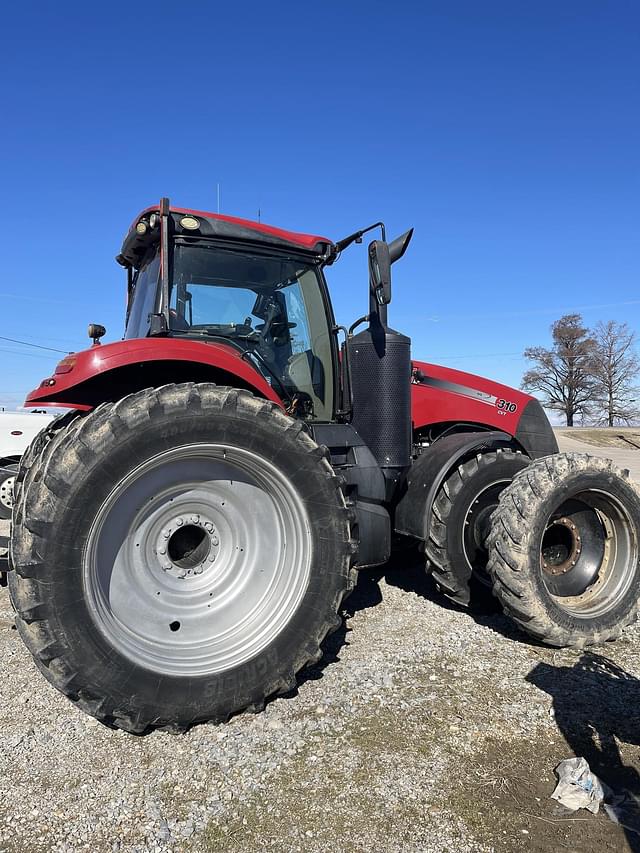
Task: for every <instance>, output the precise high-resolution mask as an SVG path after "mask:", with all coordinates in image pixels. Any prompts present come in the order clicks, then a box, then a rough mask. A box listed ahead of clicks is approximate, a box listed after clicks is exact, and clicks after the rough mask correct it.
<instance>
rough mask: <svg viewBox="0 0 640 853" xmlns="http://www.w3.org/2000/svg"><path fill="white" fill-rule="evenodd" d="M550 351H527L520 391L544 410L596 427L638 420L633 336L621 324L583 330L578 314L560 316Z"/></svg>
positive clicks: (639, 393)
mask: <svg viewBox="0 0 640 853" xmlns="http://www.w3.org/2000/svg"><path fill="white" fill-rule="evenodd" d="M551 336H552V346H551V347H550V348H549V349H546V348H545V347H528V348H527V349H526V350H525V351H524V356H525V358H527V359H528V360H529V361H531V362H532V366H531V368H530V369H529V370H527V372H526V373H525V374H524V376H523V378H522V387H523V389H524V390H526V391H530V392H531V393H533V394H536V395H537V396H538V397H539V398H540V400H541V402H542V404H543V405H544V406H546V407H547V408H548V409H552V410H554V411H556V412H560V413H562V415H563V416H564V417H565V418H566V421H567V426H573V425H574V423H575V421H579V422H581V423H590V424H594V425H598V426H616V425H620V424H625V425H628V424H630V423H632V422H634V421H637V420H638V419H639V418H640V389H638V388H637V387H636V381H637V379H638V373H639V372H640V360H639V359H638V355H637V353H636V350H635V344H636V334H635V332H633V331H632V330H631V329H630V328H629V326H628V325H627V324H626V323H617V322H615V321H614V320H609V321H607V322H606V323H605V322H600V323H598V324H597V326H596V327H595V328H594V329H589V328H587V327H586V326H585V325H584V323H583V320H582V317H581V316H580V314H565V315H564V316H563V317H561V318H560V319H559V320H556V322H555V323H553V325H552V326H551Z"/></svg>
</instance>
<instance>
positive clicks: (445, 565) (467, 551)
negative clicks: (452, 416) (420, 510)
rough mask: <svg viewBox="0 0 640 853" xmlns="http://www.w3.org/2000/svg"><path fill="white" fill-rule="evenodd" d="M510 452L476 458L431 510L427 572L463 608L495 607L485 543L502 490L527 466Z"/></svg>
mask: <svg viewBox="0 0 640 853" xmlns="http://www.w3.org/2000/svg"><path fill="white" fill-rule="evenodd" d="M529 461H530V460H529V459H528V458H527V457H526V456H523V455H522V454H521V453H515V452H514V451H512V450H509V449H504V450H497V451H494V452H492V453H482V454H480V453H478V455H477V456H474V457H473V458H472V459H468V460H467V461H466V462H464V463H462V464H460V465H458V467H457V468H455V469H454V470H453V471H452V472H451V473H450V474H449V476H448V477H447V478H446V480H445V481H444V483H443V484H442V486H441V487H440V489H439V490H438V493H437V495H436V498H435V501H434V502H433V507H432V510H431V518H430V523H429V538H428V539H427V541H426V543H425V554H426V557H427V571H428V572H430V573H431V574H432V575H433V579H434V580H435V582H436V584H437V586H438V589H439V590H440V591H441V592H442V593H443V594H444V595H446V596H447V598H450V599H451V600H452V601H455V602H456V604H460V605H461V606H463V607H482V608H487V607H490V606H493V607H495V600H494V599H493V596H492V590H491V580H490V578H489V575H488V574H487V571H486V567H487V560H488V552H487V550H486V548H485V545H484V540H485V538H486V535H487V534H488V532H489V526H490V522H489V519H490V516H491V513H492V512H493V510H494V509H495V508H496V507H497V506H498V497H499V495H500V493H501V491H502V490H503V489H504V488H505V487H506V486H507V485H509V483H510V482H511V481H512V480H513V478H514V477H515V475H516V474H517V473H519V472H520V471H521V470H522V469H523V468H526V467H527V465H528V464H529Z"/></svg>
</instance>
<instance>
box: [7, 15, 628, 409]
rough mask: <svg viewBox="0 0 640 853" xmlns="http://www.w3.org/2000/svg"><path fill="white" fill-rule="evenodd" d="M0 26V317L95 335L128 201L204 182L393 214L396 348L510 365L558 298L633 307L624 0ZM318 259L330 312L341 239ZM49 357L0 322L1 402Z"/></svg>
mask: <svg viewBox="0 0 640 853" xmlns="http://www.w3.org/2000/svg"><path fill="white" fill-rule="evenodd" d="M2 29H3V32H2V35H1V36H0V65H1V66H2V79H3V93H2V102H3V103H2V115H3V117H4V122H3V130H2V134H0V154H1V158H0V163H1V164H2V166H1V168H2V182H1V187H2V196H3V198H2V205H1V207H0V225H1V233H2V242H3V251H2V258H3V269H2V279H1V280H0V336H4V337H11V338H19V339H23V340H29V341H32V342H33V343H39V344H40V345H43V346H49V347H53V348H56V349H58V348H59V349H62V350H67V349H78V348H81V347H84V346H85V345H86V344H87V343H88V339H87V338H86V336H85V334H86V333H85V329H86V324H87V323H88V322H100V323H103V324H104V325H106V326H107V328H108V335H107V337H108V339H110V340H113V339H117V338H119V337H120V336H121V334H122V317H123V310H124V275H123V272H122V270H120V269H119V268H118V266H117V265H116V264H115V262H114V261H113V257H114V255H115V254H116V253H117V252H118V250H119V247H120V243H121V240H122V237H123V236H124V233H125V231H126V229H127V228H128V225H129V223H130V221H131V219H132V218H133V216H134V215H135V214H136V213H137V211H138V210H139V209H141V208H143V207H145V206H147V205H149V204H153V203H155V202H156V200H157V199H158V198H159V197H160V196H161V195H168V196H169V197H170V198H171V199H172V201H173V202H175V203H176V204H177V205H180V206H185V207H195V208H200V209H211V210H215V208H216V186H217V184H218V183H220V185H221V202H222V204H221V210H222V212H224V213H230V214H234V215H239V216H245V217H248V218H255V217H256V215H257V210H258V208H260V209H261V212H262V220H263V221H265V222H269V223H271V224H275V225H280V226H282V227H286V228H292V229H298V230H301V231H309V232H312V233H321V234H326V235H328V236H330V237H333V238H336V239H337V238H339V237H341V236H344V235H345V234H347V233H350V232H352V231H353V230H355V229H357V228H359V227H362V226H364V225H367V224H369V223H370V222H373V221H376V220H377V219H380V218H382V219H384V220H385V222H386V223H387V227H388V233H389V235H390V236H395V235H396V234H397V233H399V232H400V231H403V230H405V229H406V228H408V227H410V226H414V227H415V229H416V231H415V236H414V241H413V244H412V246H411V248H410V250H409V252H408V253H407V255H406V256H405V258H404V259H403V260H402V261H401V262H400V263H399V264H398V266H397V268H396V270H395V280H394V300H393V303H392V305H391V308H390V320H391V324H392V325H394V326H395V327H396V328H399V329H401V330H402V331H404V332H406V333H408V334H410V335H411V336H412V338H413V352H414V356H415V357H419V358H423V359H425V360H433V361H437V362H441V363H446V364H450V365H451V366H454V367H458V368H460V369H464V370H468V371H471V372H475V373H480V374H484V375H488V376H492V377H494V378H496V379H498V380H500V381H503V382H506V383H508V384H513V385H517V384H519V381H520V377H521V375H522V372H523V370H524V368H525V362H524V361H523V359H522V357H521V353H522V350H523V349H524V347H525V346H528V345H532V344H538V343H546V342H548V340H549V334H548V327H549V325H550V323H551V322H552V321H553V320H554V319H556V318H557V317H558V316H560V315H561V314H562V313H565V312H568V311H574V310H579V311H582V313H583V315H584V318H585V320H586V322H587V323H589V324H591V323H593V324H595V322H597V321H598V320H599V319H610V318H612V319H618V320H626V321H628V322H629V323H630V325H631V326H632V327H633V328H635V329H637V328H638V327H639V326H640V289H639V287H638V284H639V271H640V235H639V224H640V217H639V214H640V5H638V3H637V2H635V0H628V2H627V1H626V0H611V2H600V1H599V2H591V0H563V2H557V0H555V2H547V0H537V2H535V3H524V2H513V0H512V1H511V2H501V1H500V0H485V2H479V1H478V0H474V2H471V0H450V2H420V3H418V2H395V3H393V4H387V3H378V2H368V3H360V2H341V3H338V2H333V0H329V2H326V3H324V4H319V5H318V4H313V5H312V4H302V3H289V2H282V3H277V4H276V3H268V4H267V3H260V4H258V3H238V4H230V5H228V6H227V5H226V4H221V3H213V2H209V3H192V4H189V3H188V2H187V3H179V4H178V3H166V2H162V0H159V2H155V3H154V4H133V3H127V4H124V3H119V2H110V3H108V4H106V3H104V4H89V3H77V4H76V3H73V2H60V3H57V4H53V3H48V2H25V3H22V4H11V5H10V6H7V7H6V9H5V10H4V13H3V28H2ZM329 273H330V284H331V289H332V293H333V297H334V302H335V308H336V313H337V316H338V319H339V321H341V322H343V323H350V322H351V321H352V320H353V319H355V317H357V316H359V315H360V314H362V313H364V312H365V310H366V305H367V275H366V262H365V252H364V249H363V247H358V246H354V247H353V248H352V249H351V250H350V251H349V252H347V253H345V255H344V256H343V257H342V259H341V260H340V263H339V264H337V265H336V266H334V267H333V268H332V269H331V270H330V271H329ZM57 358H58V356H57V355H56V354H55V353H47V352H46V351H44V350H37V349H33V348H25V347H21V346H19V345H17V344H13V343H10V342H7V341H4V340H0V405H5V406H8V407H13V406H15V405H17V404H20V402H21V401H22V399H23V398H24V394H25V392H26V391H27V390H28V389H29V388H31V387H33V386H34V385H35V384H36V383H37V382H38V381H39V380H40V378H42V377H43V376H45V375H47V374H48V373H49V372H50V371H51V369H52V368H53V365H54V364H55V362H56V360H57Z"/></svg>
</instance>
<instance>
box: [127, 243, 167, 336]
mask: <svg viewBox="0 0 640 853" xmlns="http://www.w3.org/2000/svg"><path fill="white" fill-rule="evenodd" d="M159 273H160V255H158V254H156V255H153V256H152V257H151V258H149V260H148V261H147V262H146V263H145V264H143V266H141V267H140V269H139V271H138V274H137V276H136V280H135V285H134V289H133V295H132V297H131V305H130V309H129V318H128V320H127V330H126V332H125V338H146V336H147V334H148V333H149V314H152V313H153V311H154V309H155V305H156V294H157V290H158V275H159Z"/></svg>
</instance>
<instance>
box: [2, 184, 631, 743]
mask: <svg viewBox="0 0 640 853" xmlns="http://www.w3.org/2000/svg"><path fill="white" fill-rule="evenodd" d="M373 229H379V230H380V239H377V240H374V241H373V242H371V244H370V245H369V247H368V260H369V285H370V288H369V292H370V305H369V313H368V315H367V316H366V317H362V318H361V319H360V320H358V321H356V323H354V324H353V325H352V326H351V328H350V329H349V330H346V329H344V328H343V327H340V326H337V325H336V322H335V319H334V316H333V311H332V308H331V301H330V298H329V292H328V289H327V284H326V281H325V270H326V269H327V268H328V267H329V266H330V265H331V264H333V263H334V262H335V261H336V259H337V258H338V257H339V255H340V253H341V252H342V251H344V250H345V249H346V248H347V247H348V246H349V245H350V244H351V243H359V242H362V237H363V235H364V234H365V233H366V232H367V231H371V230H373ZM411 235H412V232H411V231H408V232H407V233H406V234H403V235H402V236H401V237H398V238H397V239H395V240H393V241H391V242H387V241H386V237H385V230H384V225H383V224H382V223H377V224H376V225H373V226H371V227H370V228H366V229H364V230H362V231H358V232H356V233H355V234H352V235H350V236H349V237H347V238H345V239H344V240H340V241H338V242H336V243H334V242H332V241H331V240H329V239H326V238H324V237H317V236H311V235H307V234H298V233H293V232H289V231H284V230H281V229H278V228H272V227H270V226H267V225H263V224H258V223H255V222H249V221H245V220H242V219H236V218H233V217H229V216H220V215H214V214H211V213H203V212H200V211H194V210H184V209H179V208H171V207H170V206H169V202H168V200H166V199H163V200H162V201H161V203H160V205H159V206H158V207H152V208H149V209H147V210H145V211H143V212H142V213H141V214H140V215H139V216H138V217H137V218H136V219H135V221H134V223H133V225H132V226H131V228H130V230H129V232H128V234H127V236H126V237H125V240H124V243H123V246H122V251H121V253H120V254H119V255H118V257H117V260H118V262H119V263H120V264H121V265H122V266H123V267H124V268H125V270H126V272H127V290H128V301H127V316H126V329H125V335H124V339H123V340H121V341H119V342H117V343H111V344H105V345H102V344H101V343H100V338H101V337H102V336H103V335H104V334H105V330H104V329H103V328H102V327H100V326H95V325H92V326H90V327H89V334H90V336H91V337H92V338H93V346H91V347H90V348H89V349H87V350H85V351H83V352H79V353H74V354H72V355H69V356H67V357H66V358H64V359H63V360H62V361H61V362H60V363H59V364H58V366H57V367H56V369H55V373H54V375H53V376H51V377H50V378H47V379H45V380H44V381H43V382H42V383H41V384H40V386H39V387H38V388H37V389H36V390H34V391H32V392H31V393H30V394H29V397H28V400H27V405H31V406H38V407H40V408H41V407H43V406H63V407H67V408H69V409H70V410H71V411H70V412H69V413H68V414H66V415H64V416H62V417H60V418H58V419H57V420H56V421H55V422H53V423H52V425H51V426H50V427H49V428H48V429H47V430H46V431H45V432H43V433H41V434H40V435H39V436H38V437H37V438H36V440H35V441H34V442H33V444H32V445H31V447H30V448H29V451H28V452H27V453H26V454H25V456H24V457H23V459H22V463H21V466H20V470H19V473H18V476H17V478H16V487H15V492H16V493H15V507H14V514H13V528H12V535H11V552H10V568H11V571H10V572H9V587H10V594H11V598H12V602H13V605H14V607H15V610H16V614H17V616H16V621H17V626H18V629H19V631H20V635H21V636H22V638H23V640H24V641H25V643H26V644H27V646H28V647H29V649H30V651H31V653H32V654H33V656H34V658H35V660H36V663H37V665H38V667H39V668H40V670H41V671H42V673H43V674H44V675H45V677H46V678H47V679H48V680H49V681H50V682H51V683H52V684H53V685H54V686H55V687H57V688H58V689H59V690H61V691H62V692H63V693H65V694H66V695H67V696H68V697H69V698H70V699H72V700H73V701H74V702H75V703H76V704H77V705H78V706H79V707H81V708H82V709H84V710H85V711H87V712H88V713H90V714H93V715H94V716H95V717H97V718H98V719H100V720H102V721H103V722H105V723H107V724H109V725H114V726H119V727H121V728H123V729H126V730H127V731H130V732H143V731H146V730H148V729H150V728H155V727H168V728H173V729H184V728H186V727H188V726H189V725H191V724H193V723H196V722H198V721H203V720H213V721H219V720H225V719H227V718H228V717H229V715H230V714H232V713H234V712H238V711H241V710H243V709H254V710H255V709H258V708H260V707H262V706H263V704H264V701H265V700H266V699H267V698H268V697H269V696H271V695H274V694H277V693H282V692H287V691H289V690H291V688H292V687H293V686H294V684H295V678H296V673H297V672H299V671H300V670H301V669H302V668H303V667H304V666H305V665H307V664H308V663H309V662H312V661H317V660H318V659H319V658H320V656H321V650H320V649H321V643H322V641H323V640H324V638H325V637H326V636H327V634H328V633H329V632H330V631H331V630H332V629H334V628H335V627H336V626H337V625H339V624H340V615H339V614H340V606H341V603H342V601H343V599H344V597H345V595H347V594H348V593H349V591H350V590H351V589H352V587H353V584H354V580H355V576H356V570H357V569H359V568H362V567H365V566H375V565H381V564H384V563H385V562H386V561H387V560H388V558H389V555H390V553H391V548H392V544H393V543H394V541H396V539H399V538H401V537H402V538H404V539H405V540H406V541H412V542H414V543H419V544H420V545H421V546H422V548H423V550H424V552H425V554H426V562H427V569H428V571H430V572H432V573H433V575H434V577H435V580H436V582H437V584H438V585H439V587H440V588H441V590H442V591H443V592H444V593H446V595H448V596H450V597H451V598H452V599H454V600H455V601H457V602H459V603H460V604H462V605H468V604H473V603H474V602H475V601H477V600H478V599H479V598H480V597H482V596H483V595H485V596H489V595H491V593H493V594H494V595H495V596H496V597H497V599H498V600H499V602H500V603H501V605H502V606H503V608H504V610H505V611H506V612H507V613H508V614H510V615H511V616H512V617H513V618H514V619H515V621H516V622H517V623H518V624H519V625H520V626H521V627H522V628H524V630H525V631H528V632H529V633H530V634H531V635H533V636H534V637H536V638H538V639H540V640H543V641H546V642H548V643H551V644H554V645H576V646H582V645H585V644H591V643H598V642H601V641H603V640H605V639H610V638H612V637H614V636H616V635H617V634H618V633H619V632H620V630H621V628H622V627H623V626H624V625H625V624H627V623H629V622H630V621H631V620H632V619H633V618H634V617H635V612H636V606H637V601H638V597H639V595H640V572H639V569H638V542H639V539H640V536H639V531H640V500H639V497H638V493H637V492H636V489H635V488H634V486H633V485H632V484H631V483H630V482H629V481H628V478H626V477H625V476H623V474H622V472H616V471H614V470H613V469H612V468H611V465H610V463H608V462H606V461H604V460H597V459H592V458H590V457H587V456H580V455H560V454H558V453H557V450H558V448H557V445H556V441H555V438H554V436H553V432H552V430H551V427H550V425H549V423H548V421H547V419H546V417H545V415H544V413H543V410H542V408H541V407H540V405H539V403H538V402H537V401H536V400H535V399H533V398H532V397H529V396H528V395H526V394H523V393H522V392H520V391H517V390H514V389H511V388H507V387H505V386H503V385H500V384H498V383H495V382H490V381H488V380H486V379H481V378H479V377H477V376H472V375H470V374H467V373H462V372H460V371H456V370H451V369H448V368H445V367H438V366H436V365H432V364H425V363H422V362H417V361H413V360H412V359H411V354H410V341H409V339H408V338H407V337H405V336H404V335H402V334H400V333H399V332H396V331H394V330H393V329H391V328H389V326H388V324H387V305H388V304H389V302H390V299H391V266H392V264H394V263H395V262H396V261H398V260H399V259H400V258H401V257H402V255H403V254H404V252H405V251H406V249H407V246H408V244H409V241H410V239H411ZM363 324H366V327H365V328H364V329H363V330H361V331H359V332H358V333H356V328H357V327H358V326H360V325H363ZM341 338H342V341H341V340H340V339H341Z"/></svg>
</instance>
